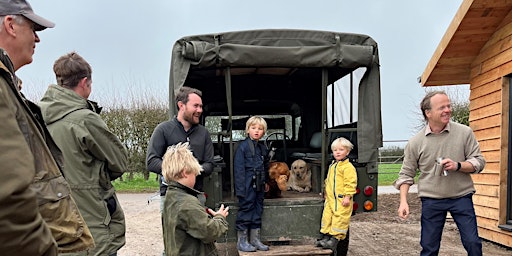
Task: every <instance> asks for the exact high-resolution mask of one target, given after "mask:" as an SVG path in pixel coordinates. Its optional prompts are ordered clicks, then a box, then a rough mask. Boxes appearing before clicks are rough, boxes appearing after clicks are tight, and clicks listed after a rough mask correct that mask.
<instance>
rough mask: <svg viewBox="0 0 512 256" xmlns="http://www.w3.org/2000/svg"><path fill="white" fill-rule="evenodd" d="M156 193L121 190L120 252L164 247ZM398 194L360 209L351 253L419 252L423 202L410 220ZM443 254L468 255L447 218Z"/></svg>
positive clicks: (128, 254) (501, 255)
mask: <svg viewBox="0 0 512 256" xmlns="http://www.w3.org/2000/svg"><path fill="white" fill-rule="evenodd" d="M152 195H153V194H118V197H119V200H120V201H121V205H122V207H123V210H124V212H125V215H126V226H127V227H126V245H125V246H124V247H123V248H122V249H121V250H120V251H119V253H118V255H120V256H159V255H161V253H162V250H163V242H162V238H161V237H162V228H161V221H160V200H159V198H158V197H157V198H155V200H153V201H151V202H150V203H149V204H148V199H149V198H150V196H152ZM398 198H399V197H398V194H382V195H379V205H378V211H377V212H372V213H360V214H357V215H355V216H353V217H352V222H351V225H350V229H351V232H350V246H349V255H351V256H363V255H364V256H367V255H375V256H377V255H393V256H399V255H404V256H405V255H419V253H420V250H421V247H420V245H419V239H420V224H419V220H420V202H419V200H418V199H417V197H416V196H415V194H411V195H410V197H409V203H410V208H411V216H410V218H409V219H408V220H407V221H402V220H400V219H399V218H398V217H397V215H396V210H397V207H398ZM218 248H219V251H220V252H221V255H236V250H234V249H233V245H232V244H227V246H226V244H219V246H218ZM483 251H484V255H488V256H505V255H507V256H510V255H512V249H507V248H504V247H501V246H499V245H496V244H493V243H490V242H487V241H484V244H483ZM439 255H441V256H453V255H466V252H465V251H464V248H463V246H462V244H461V242H460V238H459V233H458V231H457V227H456V225H455V223H454V222H453V221H450V220H449V221H447V222H446V225H445V230H444V232H443V240H442V243H441V251H440V254H439Z"/></svg>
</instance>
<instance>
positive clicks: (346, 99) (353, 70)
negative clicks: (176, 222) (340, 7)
mask: <svg viewBox="0 0 512 256" xmlns="http://www.w3.org/2000/svg"><path fill="white" fill-rule="evenodd" d="M379 69H380V66H379V55H378V47H377V43H376V42H375V41H374V40H373V39H372V38H371V37H369V36H367V35H361V34H352V33H339V32H328V31H312V30H292V29H267V30H248V31H235V32H226V33H213V34H205V35H194V36H186V37H183V38H181V39H179V40H177V41H176V43H175V44H174V46H173V49H172V60H171V69H170V79H169V92H170V93H169V102H170V115H171V116H174V115H175V114H176V113H177V110H176V102H175V99H174V98H175V96H174V92H175V90H178V89H179V88H180V87H182V86H189V87H193V88H197V89H199V90H201V91H202V92H203V97H202V99H203V114H202V117H201V123H202V124H203V125H204V126H205V127H207V128H208V130H209V131H210V134H211V138H212V141H213V143H214V147H215V162H216V163H215V168H214V172H213V174H212V175H210V176H209V177H207V178H206V179H205V193H206V195H207V201H206V204H207V206H208V207H211V208H218V207H219V206H220V204H224V205H229V206H230V215H229V216H228V222H229V224H230V227H234V226H235V224H234V223H235V219H236V214H237V201H236V195H235V194H234V184H233V181H234V177H233V156H234V150H235V147H236V143H237V142H238V141H241V140H243V139H244V138H245V136H246V135H245V132H244V130H245V122H246V120H247V119H248V118H249V117H250V116H253V115H258V116H262V117H264V118H265V119H266V121H267V124H268V131H267V134H266V137H264V139H263V140H264V143H265V144H266V145H267V147H268V148H269V149H271V150H272V152H273V154H274V156H273V160H275V161H280V162H285V163H287V164H288V166H290V165H291V163H292V162H293V161H295V160H297V159H303V160H305V161H306V162H307V163H308V166H309V168H310V169H311V171H312V176H311V182H312V188H311V191H310V192H307V193H304V192H303V193H299V192H296V191H283V192H282V194H281V197H279V198H274V199H265V202H264V213H263V226H262V230H261V236H262V240H263V241H267V242H274V241H278V242H279V241H281V242H282V241H293V240H306V239H314V238H316V237H317V236H318V235H319V230H320V219H321V214H322V209H323V197H322V195H321V192H322V191H323V180H324V179H325V177H326V175H327V171H328V166H329V164H330V162H331V161H332V156H331V152H330V144H331V142H332V141H333V140H334V139H336V138H338V137H340V136H343V137H345V138H347V139H349V140H350V141H351V142H352V143H353V144H354V146H355V147H354V149H353V150H352V151H351V153H350V155H349V157H350V160H351V162H352V164H353V165H354V166H355V167H356V170H357V175H358V189H357V192H358V193H357V194H356V195H355V196H354V201H355V203H354V214H357V212H363V211H376V210H377V179H378V175H377V174H378V166H377V161H378V149H379V148H380V147H382V129H381V126H382V124H381V99H380V97H381V96H380V71H379ZM235 240H236V231H235V230H234V228H230V230H229V231H228V233H227V234H226V236H225V238H224V239H221V241H219V242H223V241H224V242H226V241H235ZM347 240H348V239H347ZM347 242H348V241H347Z"/></svg>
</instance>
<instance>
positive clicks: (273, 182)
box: [265, 162, 290, 198]
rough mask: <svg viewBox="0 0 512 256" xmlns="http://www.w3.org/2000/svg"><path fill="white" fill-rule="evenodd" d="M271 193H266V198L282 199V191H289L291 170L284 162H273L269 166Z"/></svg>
mask: <svg viewBox="0 0 512 256" xmlns="http://www.w3.org/2000/svg"><path fill="white" fill-rule="evenodd" d="M268 174H269V182H268V185H269V191H267V192H266V193H265V198H276V197H281V191H285V190H286V189H287V181H288V177H290V169H288V165H287V164H286V163H283V162H272V163H270V164H269V169H268Z"/></svg>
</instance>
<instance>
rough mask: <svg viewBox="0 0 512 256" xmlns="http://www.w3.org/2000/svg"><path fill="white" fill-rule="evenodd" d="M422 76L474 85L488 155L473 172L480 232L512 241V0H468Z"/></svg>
mask: <svg viewBox="0 0 512 256" xmlns="http://www.w3.org/2000/svg"><path fill="white" fill-rule="evenodd" d="M433 18H435V17H433ZM420 82H421V84H422V85H423V86H446V85H460V84H469V85H470V97H469V100H470V104H469V106H470V115H469V121H470V127H471V128H472V129H473V131H474V133H475V136H476V138H477V139H478V141H479V143H480V147H481V150H482V153H483V155H484V157H485V159H486V160H487V165H486V167H485V169H484V171H483V172H482V173H480V174H474V175H472V177H473V181H474V183H475V188H476V194H475V195H474V197H473V201H474V204H475V211H476V215H477V221H478V232H479V235H480V237H482V238H484V239H486V240H489V241H493V242H496V243H499V244H502V245H505V246H507V247H512V151H511V150H510V149H512V140H511V138H512V136H511V134H512V123H511V122H512V118H511V114H512V111H511V108H512V105H511V104H510V98H511V97H512V96H511V93H512V90H511V88H510V87H511V86H512V1H511V0H502V1H500V0H464V1H463V2H462V4H461V6H460V8H459V10H458V11H457V13H456V14H455V17H454V18H453V21H452V22H451V24H450V26H449V27H448V29H447V31H446V34H445V35H444V37H443V38H442V40H441V42H440V43H439V46H438V47H437V49H436V51H435V52H434V54H433V56H432V59H431V60H430V62H429V63H428V65H427V67H426V68H425V71H424V72H423V74H422V76H421V81H420Z"/></svg>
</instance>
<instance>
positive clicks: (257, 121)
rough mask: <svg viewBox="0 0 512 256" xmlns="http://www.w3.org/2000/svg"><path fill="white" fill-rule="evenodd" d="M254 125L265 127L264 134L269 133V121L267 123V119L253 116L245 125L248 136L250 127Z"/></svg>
mask: <svg viewBox="0 0 512 256" xmlns="http://www.w3.org/2000/svg"><path fill="white" fill-rule="evenodd" d="M252 125H261V126H263V133H266V132H267V121H265V119H263V117H260V116H251V117H250V118H249V119H248V120H247V123H245V133H247V134H248V133H249V127H251V126H252Z"/></svg>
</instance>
